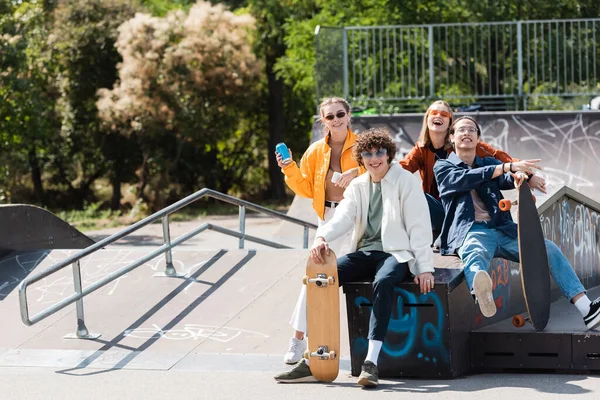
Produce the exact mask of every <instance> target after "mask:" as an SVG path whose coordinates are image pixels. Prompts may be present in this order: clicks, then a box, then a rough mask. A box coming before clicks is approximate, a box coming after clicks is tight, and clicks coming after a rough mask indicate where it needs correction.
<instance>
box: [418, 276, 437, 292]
mask: <svg viewBox="0 0 600 400" xmlns="http://www.w3.org/2000/svg"><path fill="white" fill-rule="evenodd" d="M415 283H416V284H417V285H419V286H420V287H421V293H423V294H427V293H429V292H431V291H432V290H433V274H432V273H431V272H423V273H422V274H419V275H417V276H415Z"/></svg>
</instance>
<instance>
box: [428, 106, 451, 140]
mask: <svg viewBox="0 0 600 400" xmlns="http://www.w3.org/2000/svg"><path fill="white" fill-rule="evenodd" d="M451 118H452V110H450V109H449V108H448V107H446V106H445V105H444V104H443V103H440V102H436V103H433V104H432V105H431V106H430V107H429V110H427V128H429V134H430V135H439V134H443V135H445V134H446V132H448V127H449V126H450V120H451Z"/></svg>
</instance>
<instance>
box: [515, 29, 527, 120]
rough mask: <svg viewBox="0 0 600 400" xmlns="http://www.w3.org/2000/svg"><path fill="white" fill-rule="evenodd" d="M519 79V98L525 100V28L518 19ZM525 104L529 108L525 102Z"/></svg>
mask: <svg viewBox="0 0 600 400" xmlns="http://www.w3.org/2000/svg"><path fill="white" fill-rule="evenodd" d="M517 80H518V85H519V99H520V100H521V101H523V30H522V24H521V21H517ZM523 106H524V108H525V109H527V107H526V106H525V104H523Z"/></svg>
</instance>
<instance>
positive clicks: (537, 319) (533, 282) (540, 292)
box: [499, 182, 550, 331]
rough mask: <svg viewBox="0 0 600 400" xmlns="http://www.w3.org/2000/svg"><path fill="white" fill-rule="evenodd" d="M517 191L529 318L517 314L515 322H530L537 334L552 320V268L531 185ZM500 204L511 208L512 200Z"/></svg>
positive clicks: (522, 261)
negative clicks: (550, 267)
mask: <svg viewBox="0 0 600 400" xmlns="http://www.w3.org/2000/svg"><path fill="white" fill-rule="evenodd" d="M518 190H519V195H518V200H517V204H518V205H519V214H518V219H517V223H518V234H519V236H518V241H519V259H520V260H521V262H520V263H519V269H520V275H521V284H522V286H523V296H524V297H525V307H526V308H527V316H523V315H515V316H514V318H513V321H512V322H513V325H514V326H515V327H518V328H520V327H522V326H523V325H525V322H531V324H532V325H533V327H534V328H535V330H536V331H543V330H544V328H546V325H548V319H549V318H550V269H549V267H548V256H547V255H546V244H545V242H544V232H543V231H542V225H541V224H540V217H539V215H538V211H537V208H536V207H535V199H534V196H533V194H532V193H531V189H530V188H529V184H528V183H527V182H523V183H522V184H521V186H520V188H519V189H518ZM501 203H502V204H499V206H500V209H502V207H503V206H506V205H507V204H509V205H508V207H507V209H510V204H511V203H510V201H508V200H501ZM505 208H506V207H505ZM503 211H505V210H503Z"/></svg>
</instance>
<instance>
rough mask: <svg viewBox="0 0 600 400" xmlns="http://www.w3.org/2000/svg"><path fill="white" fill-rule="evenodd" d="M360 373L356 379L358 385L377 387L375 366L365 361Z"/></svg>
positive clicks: (377, 380) (377, 379)
mask: <svg viewBox="0 0 600 400" xmlns="http://www.w3.org/2000/svg"><path fill="white" fill-rule="evenodd" d="M361 369H362V372H361V373H360V375H359V377H358V382H357V383H358V384H359V385H362V386H377V385H379V378H378V377H377V365H375V364H373V363H372V362H371V361H365V362H364V364H363V365H362V368H361Z"/></svg>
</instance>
